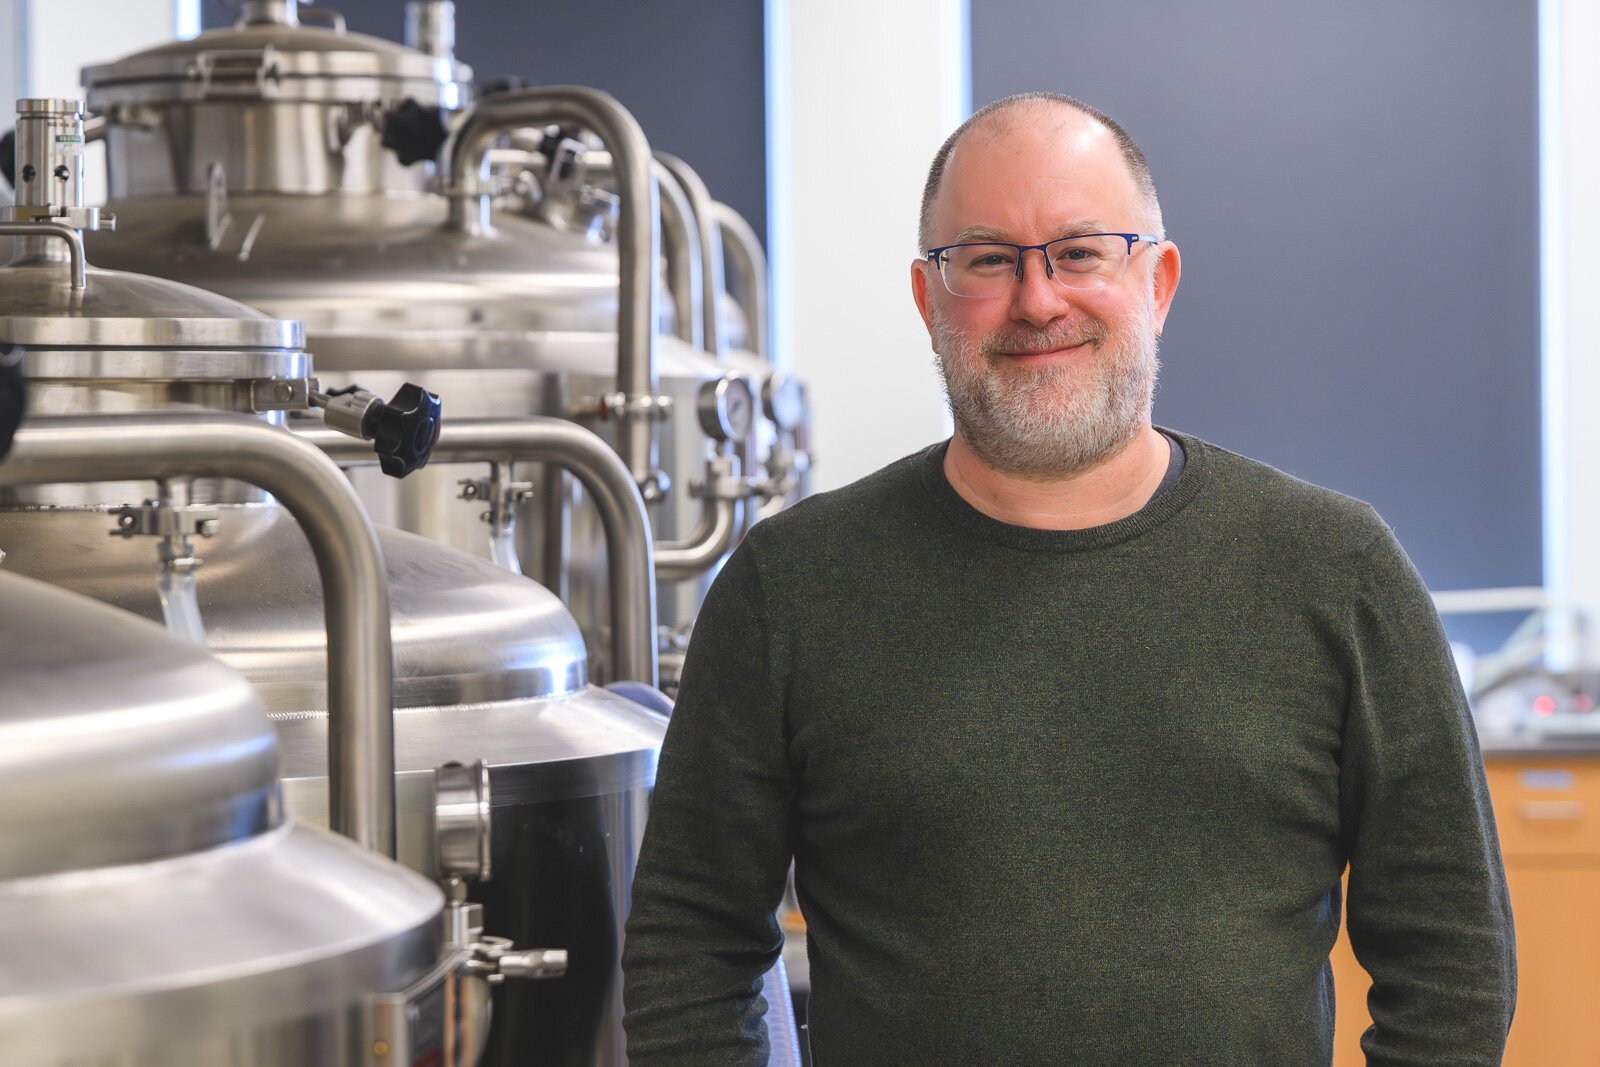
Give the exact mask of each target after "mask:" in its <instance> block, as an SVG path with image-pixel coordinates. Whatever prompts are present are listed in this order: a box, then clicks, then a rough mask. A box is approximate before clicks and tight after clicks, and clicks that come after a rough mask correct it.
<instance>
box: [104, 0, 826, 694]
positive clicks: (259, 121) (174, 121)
mask: <svg viewBox="0 0 1600 1067" xmlns="http://www.w3.org/2000/svg"><path fill="white" fill-rule="evenodd" d="M448 7H449V5H448V4H439V3H434V4H425V5H420V6H418V5H413V15H414V18H413V22H414V23H416V24H417V25H421V26H432V27H433V29H432V30H431V31H430V32H428V33H426V34H424V36H425V37H426V40H423V41H418V42H417V43H418V44H419V45H423V47H418V48H407V47H402V46H399V45H396V44H393V43H391V42H387V41H382V40H379V39H377V38H372V37H365V36H362V35H358V34H350V33H345V32H343V31H342V29H341V28H340V27H338V26H327V25H319V26H309V25H303V24H302V23H301V18H300V8H299V6H298V5H297V4H296V3H295V2H294V0H247V2H245V3H244V4H242V6H241V16H240V19H239V21H238V22H237V23H236V24H235V26H234V27H233V28H231V29H227V30H214V31H209V32H207V33H204V34H201V35H200V36H199V37H198V38H196V39H194V40H193V41H187V42H176V43H174V44H171V45H166V46H162V47H160V48H156V49H151V50H148V51H145V52H141V53H138V54H136V55H132V56H129V57H126V58H124V59H121V60H118V61H116V62H113V63H108V64H105V65H102V66H96V67H92V68H89V69H88V70H86V71H85V72H84V80H85V85H86V87H87V90H88V94H89V101H90V106H91V107H92V109H93V110H94V111H95V112H96V113H97V114H98V115H100V116H101V117H102V118H103V119H104V120H105V123H106V127H105V129H106V138H107V147H108V160H109V164H108V165H109V175H108V177H109V188H110V198H111V204H110V206H111V207H112V208H114V209H115V211H116V212H117V214H118V217H119V220H120V225H121V230H122V233H123V235H125V236H126V237H128V238H131V239H130V240H123V239H121V238H119V239H116V240H110V241H101V240H96V239H91V251H92V252H93V253H94V256H95V258H96V260H97V261H98V262H102V263H105V264H107V265H114V266H117V267H121V268H123V269H128V270H136V271H140V272H143V273H148V274H154V275H160V276H163V277H168V278H172V279H175V280H178V281H183V282H186V283H189V284H194V285H197V286H202V287H205V288H208V289H212V290H214V291H216V292H219V293H223V294H226V295H228V296H230V297H232V298H235V299H238V300H241V301H244V302H246V303H249V304H251V305H253V306H256V307H259V308H262V309H264V310H265V311H267V312H269V313H271V314H272V315H275V316H279V317H283V318H293V319H296V320H298V321H301V322H303V323H304V324H305V327H306V330H307V336H308V338H309V344H310V347H311V348H312V349H313V350H314V351H315V352H316V353H317V362H318V369H319V372H320V373H321V374H322V376H323V378H324V380H325V381H327V382H330V383H333V382H340V383H342V382H344V381H347V380H357V379H359V380H361V381H363V382H365V383H368V384H370V385H372V386H374V387H386V386H387V385H388V384H389V383H390V382H391V381H393V380H396V379H398V378H399V377H401V376H404V377H409V378H411V379H413V380H417V381H420V382H422V383H423V384H424V385H425V386H427V387H428V388H430V389H431V390H433V391H436V392H438V393H440V394H441V395H447V396H448V397H449V398H450V402H451V409H452V413H453V414H454V415H460V416H509V415H524V414H544V415H557V416H560V417H563V418H568V419H572V420H575V421H578V422H579V423H581V424H583V425H585V426H589V427H590V428H593V429H595V430H596V431H597V432H600V433H601V434H602V435H603V436H605V437H607V439H609V440H612V441H613V442H614V444H615V446H616V448H617V450H618V452H619V454H621V455H622V456H623V458H624V459H625V461H626V462H627V463H628V465H629V468H630V470H631V471H632V472H633V474H634V476H635V478H636V480H638V482H639V484H640V487H641V492H642V493H643V494H644V496H645V499H646V500H647V502H649V503H650V504H651V506H652V518H653V522H654V527H655V529H656V532H657V536H658V537H659V538H660V539H661V547H660V551H658V553H657V557H658V565H659V568H660V570H661V572H662V574H663V583H662V585H661V586H660V589H659V593H658V597H657V599H658V604H659V618H660V621H661V623H662V625H663V626H664V627H666V628H669V629H670V628H673V627H680V626H682V625H684V624H686V623H687V622H688V621H689V620H690V619H692V616H693V612H694V610H695V609H696V608H697V606H698V603H699V600H700V595H701V593H702V592H703V588H704V585H705V584H706V582H707V581H708V580H709V578H708V577H707V576H708V575H709V574H710V573H712V572H713V571H714V569H715V567H716V565H717V563H718V561H719V560H720V559H721V558H723V556H724V555H725V554H726V552H727V551H728V550H729V548H730V547H731V544H732V543H733V542H734V541H735V540H736V539H737V537H738V535H739V533H740V531H741V530H742V529H743V528H744V527H746V526H748V524H749V522H751V521H753V519H754V517H755V511H756V508H757V507H758V506H759V505H760V504H761V502H762V501H763V500H768V499H771V498H773V497H774V496H775V497H777V498H778V499H779V500H780V501H781V500H782V499H783V498H786V497H789V498H792V493H791V492H790V490H789V486H788V483H786V482H785V480H784V477H785V476H777V477H774V476H770V475H769V474H767V473H766V472H764V471H762V470H760V469H759V467H758V465H757V463H756V457H757V454H758V452H759V449H758V448H754V447H752V446H746V447H744V448H742V449H736V447H735V445H736V443H737V442H736V441H735V440H733V439H735V438H743V437H745V436H747V435H749V434H750V433H752V432H753V431H752V430H751V429H750V428H749V426H748V423H749V422H751V421H759V415H760V400H759V397H760V394H761V392H762V389H763V385H764V384H765V381H766V378H767V377H768V369H767V368H765V365H764V364H763V363H761V361H759V360H757V361H755V363H754V364H753V365H752V364H747V365H745V366H744V367H742V368H741V367H738V366H733V365H730V364H729V363H728V362H727V361H726V360H719V359H718V358H717V357H718V354H725V353H726V352H727V351H728V343H727V342H728V340H730V339H731V338H732V327H731V326H729V327H728V328H727V329H721V328H719V327H717V326H716V325H715V323H716V321H717V320H716V316H715V314H714V312H715V308H716V305H717V302H718V301H719V300H720V299H721V293H720V288H721V287H720V286H719V285H717V284H716V282H715V280H714V278H712V277H711V276H712V274H713V273H718V272H715V271H712V270H711V269H710V265H711V264H712V263H713V253H714V252H715V247H720V236H719V235H720V233H721V230H719V229H718V228H717V225H716V224H715V223H714V222H713V220H712V218H711V215H712V202H711V201H710V200H709V196H708V195H706V194H705V193H704V188H703V186H699V187H698V188H697V189H693V190H692V192H694V193H695V194H697V198H698V200H700V201H702V202H701V203H699V204H698V206H697V205H696V203H694V202H692V200H694V199H695V197H691V196H690V195H689V192H686V191H685V190H686V189H688V188H689V186H693V185H694V184H695V182H696V181H697V180H696V179H693V178H692V172H688V171H687V168H685V167H682V166H681V165H679V166H677V167H674V168H672V172H671V173H669V174H667V175H666V177H665V180H662V175H661V174H660V173H658V171H659V170H660V169H661V167H662V164H660V163H657V162H656V161H654V160H653V159H652V158H651V152H650V149H649V145H648V142H647V141H646V140H645V138H644V135H643V133H642V131H640V130H639V129H638V127H637V124H636V123H634V122H633V120H632V118H631V116H628V115H627V113H626V112H625V111H623V110H622V109H621V108H620V107H618V106H617V105H616V104H615V101H612V100H610V99H609V98H608V97H605V96H604V94H599V93H596V92H594V91H593V90H586V89H580V88H576V87H564V88H563V87H558V88H552V89H535V90H526V91H520V92H511V93H499V94H492V95H489V96H486V97H484V98H482V99H481V100H479V101H477V102H473V103H469V96H470V89H469V85H468V82H467V79H468V77H469V76H470V71H468V70H467V68H465V67H463V66H462V65H461V64H459V63H456V62H455V61H454V59H453V58H452V57H451V56H450V55H449V49H448V44H447V42H448V40H449V38H450V37H451V32H450V31H449V30H448V19H445V18H443V17H442V16H443V14H444V12H445V9H447V8H448ZM309 14H310V11H309V10H308V11H307V15H308V16H309ZM563 131H566V132H563ZM518 137H521V138H522V139H523V141H525V142H527V144H526V145H525V147H523V148H521V149H518V148H516V144H517V143H518V142H517V138H518ZM591 173H592V175H593V180H590V179H589V178H588V177H586V175H589V174H591ZM519 182H520V185H519V184H518V183H519ZM686 182H687V183H688V184H687V185H685V183H686ZM658 189H659V192H658ZM497 195H498V196H499V197H500V199H499V203H500V204H501V206H502V208H505V209H504V210H495V209H494V208H493V207H492V204H491V201H492V200H493V199H494V198H495V197H496V196H497ZM522 209H525V210H522ZM696 210H699V211H700V212H701V213H702V214H703V215H704V216H705V217H704V218H700V217H698V216H695V214H694V212H695V211H696ZM658 214H659V215H660V220H659V221H660V223H661V225H662V227H663V229H662V233H663V234H664V235H665V236H666V239H667V240H666V243H667V245H668V247H667V248H666V252H667V253H668V255H667V256H666V259H665V260H664V261H662V260H660V258H659V256H658V251H657V250H658V249H659V248H660V244H659V239H658V238H657V237H656V236H655V230H656V226H657V222H658V220H657V216H658ZM704 234H709V235H710V236H711V237H712V238H716V242H715V247H714V243H713V241H710V240H702V239H701V236H702V235H704ZM686 235H690V236H693V237H694V238H695V241H696V242H697V243H696V244H695V245H693V246H692V247H691V246H690V245H689V244H688V243H687V242H688V240H689V237H688V236H686ZM732 258H734V259H737V260H738V262H740V263H743V262H745V261H746V260H748V256H746V257H744V258H743V259H739V257H732ZM717 261H718V262H720V260H717ZM691 268H693V269H694V270H695V271H696V272H698V273H700V274H701V276H702V279H703V280H702V290H701V293H702V295H701V296H700V297H699V298H695V297H694V296H693V295H692V294H691V292H690V291H689V289H688V288H687V286H689V285H690V281H689V275H690V272H691ZM702 268H705V269H702ZM663 270H664V271H666V273H667V276H668V277H667V280H668V282H669V283H670V284H669V286H668V287H667V288H668V289H669V291H671V292H672V293H673V295H674V299H673V300H672V301H661V300H657V299H656V297H655V293H656V291H657V289H658V288H661V285H660V284H659V281H658V278H659V277H660V275H661V272H662V271H663ZM747 274H748V272H747ZM705 294H709V297H708V296H707V295H705ZM708 311H709V313H710V317H708ZM696 324H698V325H696ZM719 336H720V337H722V338H723V339H722V340H721V341H719V340H718V337H719ZM752 343H753V344H754V342H752ZM754 346H755V347H757V348H759V347H760V346H759V345H754ZM707 348H709V350H710V354H709V355H708V354H707V352H706V351H705V349H707ZM730 373H732V374H734V375H735V376H738V377H740V378H741V383H740V384H736V385H733V386H723V387H722V388H721V391H722V393H723V394H727V393H728V392H729V391H730V390H731V391H732V392H734V393H738V392H739V391H741V390H743V391H744V392H745V393H746V395H747V396H748V397H749V399H748V400H747V401H746V402H745V408H746V410H745V411H743V413H742V414H741V412H740V411H739V410H737V409H738V407H739V405H738V402H737V401H735V403H734V405H733V406H734V408H735V409H736V410H734V411H733V412H732V415H733V416H734V418H733V420H732V421H729V419H728V418H727V416H728V415H729V412H728V411H727V410H725V408H726V404H725V402H723V401H719V400H718V399H717V398H715V397H709V398H708V396H707V391H708V390H712V391H714V390H715V389H716V388H717V387H718V382H719V379H721V378H723V377H725V376H727V375H729V374H730ZM663 398H664V399H663ZM702 401H704V402H705V403H706V404H707V405H708V406H709V407H710V409H711V416H710V417H709V418H708V419H707V420H704V421H703V420H701V419H699V418H697V417H696V413H697V409H698V408H699V407H700V406H701V405H702ZM719 403H720V404H722V407H719ZM791 406H792V405H791ZM769 407H770V405H769ZM669 411H670V414H669ZM741 419H743V420H744V421H740V420H741ZM703 427H704V428H703ZM705 428H709V429H710V430H711V431H712V432H711V434H710V436H709V437H708V434H707V433H706V429H705ZM718 438H721V439H723V440H721V441H719V440H718ZM735 451H739V452H740V459H741V461H742V462H741V463H739V464H736V463H735V461H734V459H733V458H732V453H734V452H735ZM766 454H767V455H768V456H769V457H771V456H773V455H774V453H772V452H771V451H770V450H769V451H768V452H767V453H766ZM794 454H795V450H794V449H792V448H791V449H789V450H787V451H781V452H778V453H776V458H777V459H778V460H779V461H780V462H783V463H788V462H789V458H790V457H792V456H793V455H794ZM785 470H786V471H787V470H788V468H785ZM470 473H471V472H462V471H461V470H460V469H459V468H453V467H450V466H447V465H443V464H435V465H433V466H431V467H430V468H429V469H428V470H426V471H423V472H420V473H419V474H418V475H417V476H416V477H414V478H411V479H408V480H407V482H405V483H403V484H394V483H387V482H383V481H380V480H378V479H376V478H369V477H367V476H365V475H362V474H359V473H358V474H357V475H356V476H355V478H356V482H357V484H358V486H359V487H360V489H361V492H362V494H363V497H364V499H366V500H367V501H368V502H369V505H370V506H371V507H372V509H373V513H374V515H375V517H376V518H378V519H379V521H382V522H386V523H390V524H393V525H397V526H399V527H401V528H403V529H407V530H410V531H413V532H417V533H420V534H423V535H425V536H428V537H430V538H433V539H436V540H440V541H443V542H445V543H448V544H452V545H454V546H456V547H459V548H463V549H466V550H469V551H472V552H474V553H475V554H478V555H481V556H485V557H489V556H492V555H493V554H494V553H493V548H492V546H493V545H495V544H497V543H498V544H500V545H502V546H507V545H509V544H510V542H509V541H508V540H507V539H499V540H498V541H497V540H496V539H495V538H494V537H493V536H492V534H493V531H492V530H491V529H489V528H488V527H486V526H485V525H484V524H483V523H482V522H480V521H479V516H480V515H486V514H489V513H490V510H493V509H490V510H486V509H485V508H484V507H483V506H482V504H483V502H482V501H481V499H479V498H474V499H471V500H469V502H468V503H466V504H462V503H459V502H456V501H455V499H454V498H455V497H456V496H458V495H459V493H460V489H459V487H458V486H457V484H456V483H457V482H458V481H460V480H461V479H462V478H464V477H465V476H466V475H467V474H470ZM503 482H504V485H503V486H500V487H496V491H497V492H503V493H505V494H508V499H509V500H510V501H511V503H512V507H513V509H514V510H515V512H516V514H517V516H518V518H519V519H520V521H519V522H518V529H519V531H520V533H519V535H518V538H517V540H516V542H515V546H514V547H515V548H516V549H517V552H516V560H515V562H516V564H517V565H518V566H520V567H521V568H522V569H523V570H524V571H525V572H526V573H528V574H530V575H534V576H538V577H540V578H541V579H542V580H544V581H545V583H546V584H547V585H548V586H549V587H550V588H552V589H554V590H556V591H557V592H558V593H560V594H561V595H562V596H563V597H564V598H565V599H566V600H567V601H568V602H569V604H570V605H571V606H572V608H573V610H574V611H575V613H576V614H577V616H578V618H579V621H580V624H581V625H582V628H583V631H584V633H585V635H586V636H587V637H588V640H589V645H590V651H591V655H592V657H593V659H592V662H591V668H592V669H593V670H594V672H595V673H596V676H597V677H602V678H603V677H608V676H610V675H609V672H610V665H609V664H608V663H607V662H606V661H605V659H604V655H603V650H604V649H605V647H606V646H607V644H608V641H607V634H608V630H609V627H610V620H609V616H608V613H607V610H606V607H605V605H604V600H605V597H604V596H603V581H602V580H601V579H600V578H599V577H598V574H599V572H600V569H601V560H600V556H599V553H598V550H597V547H596V546H597V545H598V543H599V536H598V522H597V520H596V517H595V515H594V513H593V511H592V509H589V508H587V506H586V505H585V504H584V503H583V502H582V500H581V497H582V493H581V491H579V492H577V493H576V496H577V497H578V498H579V499H578V502H577V504H576V505H575V507H573V509H572V511H571V514H572V519H571V523H570V526H569V525H568V523H567V522H566V520H565V518H564V516H565V515H566V514H567V513H568V510H569V509H568V505H567V504H566V503H564V501H565V500H566V499H567V497H568V493H567V491H566V487H567V485H568V484H569V482H568V480H566V479H560V478H557V477H556V476H554V475H552V474H551V473H550V472H548V471H546V470H543V469H541V468H539V467H538V466H537V465H527V466H525V467H522V468H520V469H518V470H516V471H511V472H507V476H506V477H505V478H504V479H503ZM697 482H698V483H702V484H703V485H704V486H705V488H704V490H703V493H702V495H701V496H696V495H695V494H694V493H693V492H692V485H693V483H697ZM674 483H675V485H676V488H669V485H670V484H674ZM775 487H777V488H775ZM502 560H503V561H506V562H509V559H508V557H506V556H502ZM569 573H570V581H569V579H568V575H569Z"/></svg>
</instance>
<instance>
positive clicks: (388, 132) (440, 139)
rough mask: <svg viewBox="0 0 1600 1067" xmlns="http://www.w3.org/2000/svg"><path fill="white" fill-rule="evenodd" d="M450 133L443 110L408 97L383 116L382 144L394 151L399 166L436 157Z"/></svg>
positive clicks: (406, 165)
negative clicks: (426, 105) (425, 105)
mask: <svg viewBox="0 0 1600 1067" xmlns="http://www.w3.org/2000/svg"><path fill="white" fill-rule="evenodd" d="M449 135H450V131H449V129H448V128H447V127H446V126H445V121H444V112H443V111H441V110H440V109H439V108H436V107H424V106H423V105H421V104H419V103H417V102H416V101H415V100H413V99H411V98H410V97H407V98H406V99H405V100H403V101H401V102H400V105H399V106H398V107H394V108H391V109H390V110H389V111H388V112H386V113H385V114H384V116H383V147H385V148H387V149H389V150H390V151H391V152H393V153H394V155H395V158H396V159H398V160H399V161H400V165H401V166H402V167H409V166H411V165H412V164H413V163H421V162H423V161H425V160H431V159H437V158H439V149H441V148H443V147H444V142H445V140H446V138H448V137H449Z"/></svg>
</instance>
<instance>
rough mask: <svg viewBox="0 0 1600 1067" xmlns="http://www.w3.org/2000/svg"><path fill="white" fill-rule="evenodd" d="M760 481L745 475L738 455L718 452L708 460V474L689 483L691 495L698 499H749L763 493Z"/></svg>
mask: <svg viewBox="0 0 1600 1067" xmlns="http://www.w3.org/2000/svg"><path fill="white" fill-rule="evenodd" d="M760 484H761V483H759V482H757V481H755V480H754V479H751V478H746V477H744V476H743V475H742V474H741V473H740V471H739V459H738V457H737V456H732V455H728V454H726V453H721V452H719V453H717V454H716V455H714V456H712V457H711V458H710V459H708V460H706V476H705V478H704V479H703V480H701V481H697V482H690V483H689V495H690V496H692V497H695V498H697V499H707V498H709V499H711V500H734V501H738V500H749V499H750V498H751V497H753V496H759V495H760V494H761V488H760Z"/></svg>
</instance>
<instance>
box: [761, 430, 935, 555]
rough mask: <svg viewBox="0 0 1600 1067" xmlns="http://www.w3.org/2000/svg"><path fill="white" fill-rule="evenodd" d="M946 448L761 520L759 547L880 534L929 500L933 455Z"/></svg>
mask: <svg viewBox="0 0 1600 1067" xmlns="http://www.w3.org/2000/svg"><path fill="white" fill-rule="evenodd" d="M942 447H943V446H942V444H934V445H929V446H928V447H927V448H923V449H919V450H918V451H916V452H913V453H912V454H911V455H909V456H905V457H903V458H901V459H898V460H896V461H894V462H893V463H891V464H889V465H888V466H886V467H883V468H880V469H879V470H876V471H874V472H872V473H871V474H869V475H867V476H865V477H863V478H858V479H857V480H856V481H853V482H851V483H850V484H848V485H844V486H841V487H839V488H837V489H830V490H827V491H825V492H821V493H816V494H814V495H812V496H808V497H806V498H805V499H804V500H802V501H800V502H799V503H797V504H794V505H793V506H791V507H788V508H785V509H784V510H783V511H781V512H779V513H778V514H776V515H774V516H772V517H771V518H768V519H763V520H762V521H761V522H760V523H759V524H757V525H756V526H755V528H754V529H752V530H751V531H750V534H751V537H752V539H754V540H755V542H756V544H757V547H759V548H761V549H763V550H769V551H783V550H792V549H793V548H795V547H797V546H798V547H803V548H813V547H820V546H823V545H827V544H836V543H839V542H840V541H841V540H842V539H847V538H848V537H849V536H850V535H851V534H852V533H870V534H871V535H872V536H873V537H874V538H881V537H883V536H885V535H886V534H889V533H890V531H891V530H892V529H893V528H894V526H895V525H896V519H897V518H899V517H902V516H904V515H905V514H906V513H907V512H908V511H910V510H911V509H913V508H914V507H915V506H916V505H917V502H918V501H919V499H926V493H927V482H926V478H927V470H928V468H929V464H930V463H931V462H932V461H933V460H932V454H933V453H934V452H936V451H938V450H939V449H941V448H942Z"/></svg>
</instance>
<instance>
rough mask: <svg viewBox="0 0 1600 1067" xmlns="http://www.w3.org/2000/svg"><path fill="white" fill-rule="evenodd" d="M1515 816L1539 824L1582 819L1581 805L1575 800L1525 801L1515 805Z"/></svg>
mask: <svg viewBox="0 0 1600 1067" xmlns="http://www.w3.org/2000/svg"><path fill="white" fill-rule="evenodd" d="M1517 814H1518V815H1521V816H1522V817H1523V818H1524V819H1535V820H1538V821H1541V822H1571V821H1573V820H1576V819H1579V818H1582V816H1583V805H1582V804H1580V803H1579V802H1578V801H1576V800H1525V801H1523V802H1522V803H1521V804H1518V805H1517Z"/></svg>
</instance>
